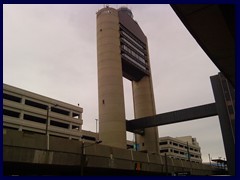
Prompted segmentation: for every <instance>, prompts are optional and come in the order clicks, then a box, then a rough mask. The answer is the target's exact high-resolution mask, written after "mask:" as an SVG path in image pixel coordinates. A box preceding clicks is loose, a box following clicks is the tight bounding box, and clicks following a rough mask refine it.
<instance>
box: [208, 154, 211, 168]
mask: <svg viewBox="0 0 240 180" xmlns="http://www.w3.org/2000/svg"><path fill="white" fill-rule="evenodd" d="M208 158H209V164H210V166H211V165H212V164H211V157H210V154H208Z"/></svg>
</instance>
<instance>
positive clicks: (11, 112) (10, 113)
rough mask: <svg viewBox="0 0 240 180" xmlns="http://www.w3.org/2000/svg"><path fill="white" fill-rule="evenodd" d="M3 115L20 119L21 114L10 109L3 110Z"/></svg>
mask: <svg viewBox="0 0 240 180" xmlns="http://www.w3.org/2000/svg"><path fill="white" fill-rule="evenodd" d="M3 115H5V116H10V117H15V118H19V117H20V112H16V111H11V110H8V109H3Z"/></svg>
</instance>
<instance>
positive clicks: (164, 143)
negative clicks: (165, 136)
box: [159, 141, 168, 145]
mask: <svg viewBox="0 0 240 180" xmlns="http://www.w3.org/2000/svg"><path fill="white" fill-rule="evenodd" d="M166 144H168V142H167V141H164V142H160V143H159V145H166Z"/></svg>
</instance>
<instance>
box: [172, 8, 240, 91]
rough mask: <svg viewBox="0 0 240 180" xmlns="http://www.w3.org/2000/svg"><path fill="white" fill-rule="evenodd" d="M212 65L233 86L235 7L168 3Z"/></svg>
mask: <svg viewBox="0 0 240 180" xmlns="http://www.w3.org/2000/svg"><path fill="white" fill-rule="evenodd" d="M171 7H172V8H173V10H174V11H175V13H176V14H177V16H178V17H179V19H180V20H181V21H182V23H183V24H184V26H185V27H186V28H187V29H188V31H189V32H190V33H191V35H192V36H193V38H195V40H196V41H197V43H198V44H199V45H200V46H201V48H202V49H203V50H204V51H205V53H206V54H207V55H208V57H209V58H210V59H211V60H212V62H213V63H214V64H215V65H216V66H217V67H218V69H219V70H220V71H221V72H222V73H223V74H224V76H225V77H226V78H227V79H228V80H229V81H230V82H231V84H232V85H233V87H235V37H236V36H235V34H236V33H235V31H236V28H235V22H236V21H235V12H236V11H235V5H234V4H171Z"/></svg>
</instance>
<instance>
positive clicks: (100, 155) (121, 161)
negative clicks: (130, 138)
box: [3, 129, 212, 175]
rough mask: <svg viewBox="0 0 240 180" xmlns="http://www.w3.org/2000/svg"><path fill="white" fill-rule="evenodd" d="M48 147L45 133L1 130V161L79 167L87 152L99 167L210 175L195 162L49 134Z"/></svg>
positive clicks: (88, 160)
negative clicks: (47, 146)
mask: <svg viewBox="0 0 240 180" xmlns="http://www.w3.org/2000/svg"><path fill="white" fill-rule="evenodd" d="M49 140H50V141H49V142H50V143H49V144H50V148H49V150H46V142H47V141H46V136H45V135H41V134H32V133H25V132H21V131H16V130H9V129H7V130H6V129H4V132H3V145H4V147H3V160H4V162H23V163H38V164H54V165H71V166H80V165H81V158H82V157H83V155H86V161H85V166H87V167H99V168H116V169H126V170H139V171H151V172H168V173H174V172H184V171H185V172H187V171H191V173H192V174H193V175H211V174H212V169H211V167H210V166H208V165H203V164H197V163H193V162H191V164H190V163H189V162H188V161H181V160H176V159H172V158H167V171H166V164H165V163H166V162H165V157H164V156H160V155H153V154H147V153H142V152H136V151H131V150H126V149H120V148H113V147H109V146H105V145H100V144H90V143H84V152H83V153H82V144H83V143H82V142H81V141H76V140H69V139H63V138H58V137H50V139H49Z"/></svg>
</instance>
